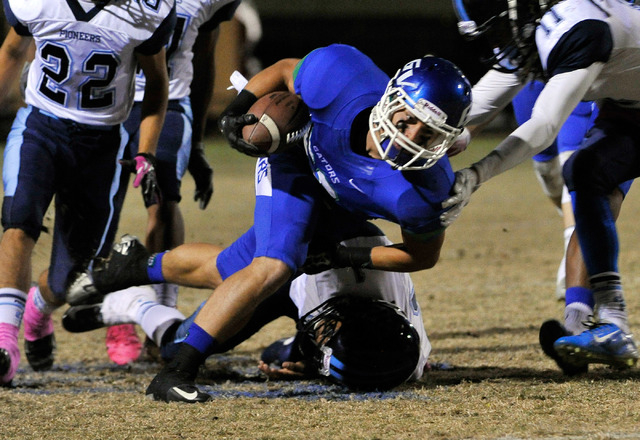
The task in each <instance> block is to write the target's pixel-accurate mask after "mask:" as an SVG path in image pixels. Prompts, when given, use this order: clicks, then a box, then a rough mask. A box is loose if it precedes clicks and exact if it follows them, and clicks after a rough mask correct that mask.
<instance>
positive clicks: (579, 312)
mask: <svg viewBox="0 0 640 440" xmlns="http://www.w3.org/2000/svg"><path fill="white" fill-rule="evenodd" d="M593 303H594V300H593V293H592V292H591V289H587V288H586V287H578V286H574V287H569V288H568V289H567V291H566V298H565V309H564V326H565V327H566V329H567V330H568V331H570V332H571V333H573V334H574V335H577V334H580V333H582V332H583V331H585V330H587V326H585V325H584V324H583V323H584V322H586V321H588V320H589V317H590V316H591V315H593Z"/></svg>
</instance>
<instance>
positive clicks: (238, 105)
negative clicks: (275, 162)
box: [218, 89, 267, 157]
mask: <svg viewBox="0 0 640 440" xmlns="http://www.w3.org/2000/svg"><path fill="white" fill-rule="evenodd" d="M257 100H258V98H256V95H254V94H253V93H251V92H249V91H247V90H244V89H243V90H242V91H241V92H240V93H239V94H238V96H236V98H235V99H234V100H233V101H231V104H229V106H228V107H227V108H226V109H224V111H223V112H222V114H221V115H220V119H219V120H218V127H219V128H220V131H221V132H222V134H223V135H224V137H226V138H227V141H229V144H230V145H231V146H232V147H233V148H235V149H236V150H238V151H239V152H241V153H244V154H246V155H248V156H251V157H263V156H266V155H267V154H266V153H265V152H263V151H260V150H259V149H258V148H257V147H256V146H255V145H253V144H250V143H249V142H246V141H245V140H244V139H243V138H242V128H243V127H244V126H245V125H251V124H255V123H256V122H258V118H257V117H256V116H255V115H251V114H247V112H248V111H249V109H250V108H251V106H252V105H253V104H254V103H255V102H256V101H257Z"/></svg>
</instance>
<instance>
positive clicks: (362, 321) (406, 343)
mask: <svg viewBox="0 0 640 440" xmlns="http://www.w3.org/2000/svg"><path fill="white" fill-rule="evenodd" d="M367 229H370V231H368V235H365V236H360V237H355V238H351V239H348V240H344V241H343V242H342V243H341V244H342V245H344V246H347V247H351V246H356V247H362V246H376V245H390V244H391V242H390V241H389V239H388V238H387V237H385V236H384V235H383V234H382V232H381V231H380V230H379V229H377V228H374V227H372V225H369V228H367ZM132 239H133V238H132ZM136 246H141V244H139V243H136ZM209 248H210V249H211V251H212V252H213V251H214V248H215V246H214V245H209ZM221 250H222V248H221V247H218V252H219V251H221ZM203 256H204V255H203ZM209 257H210V255H207V256H206V258H209ZM296 275H297V276H295V277H294V278H293V279H291V280H289V281H288V282H287V283H285V284H284V285H283V286H282V287H281V288H279V289H278V290H277V291H276V292H275V293H274V294H273V295H271V296H270V297H269V298H267V299H266V300H264V301H263V302H261V303H260V304H259V305H258V306H257V307H256V310H255V312H254V313H253V315H252V316H251V319H250V320H249V322H248V323H247V324H246V325H245V326H244V327H243V328H242V330H241V331H240V332H238V333H237V334H236V335H235V336H234V337H232V338H231V339H229V340H228V341H227V342H225V343H224V344H222V345H221V347H220V348H219V349H218V350H217V351H218V352H223V351H227V350H231V349H232V348H233V347H235V346H237V345H238V344H240V343H241V342H243V341H245V340H246V339H248V338H249V337H251V336H252V335H253V334H255V333H256V332H257V331H259V330H260V329H261V328H262V327H263V326H264V325H266V324H267V323H269V322H271V321H273V320H275V319H277V318H279V317H281V316H287V317H289V318H291V319H293V320H294V321H296V323H297V327H298V330H299V331H298V333H297V335H296V337H295V338H287V339H284V340H280V341H276V342H274V343H273V344H271V345H270V346H268V347H267V348H266V349H265V351H264V353H263V355H262V362H261V363H260V364H259V368H260V369H261V370H262V371H263V372H265V374H267V375H268V376H269V377H271V378H283V377H284V378H289V379H292V378H301V377H309V376H314V377H315V376H318V377H323V376H325V377H329V378H330V379H332V380H334V381H336V382H338V383H340V384H344V385H347V386H350V387H356V388H377V389H383V388H384V389H387V388H391V387H393V386H395V385H398V384H399V383H401V382H403V381H405V380H407V379H412V380H416V379H419V378H420V377H421V376H422V373H423V371H424V368H425V365H426V364H427V359H428V356H429V353H430V351H431V344H430V343H429V339H428V337H427V333H426V332H425V329H424V322H423V320H422V312H421V310H420V307H419V305H418V302H417V300H416V295H415V290H414V285H413V282H412V281H411V277H410V276H409V274H407V273H398V272H387V271H380V270H376V271H367V273H366V276H364V277H362V276H360V274H356V273H355V271H354V269H352V268H342V269H330V270H327V271H323V272H321V273H318V274H313V275H308V274H304V273H298V274H296ZM192 287H193V286H192ZM196 287H197V286H196ZM203 304H204V303H203ZM198 310H199V309H198ZM198 310H196V311H195V312H194V313H193V314H192V315H191V316H190V317H189V318H186V319H185V317H184V316H183V315H182V314H181V313H180V312H179V311H178V310H176V309H175V308H171V307H167V306H163V305H162V304H159V303H158V302H157V301H156V300H155V293H154V291H153V289H152V288H151V287H150V286H135V287H130V288H128V289H125V290H120V291H117V292H113V293H109V294H108V295H106V296H105V297H104V299H103V300H102V303H100V304H93V305H82V306H75V307H71V308H69V310H67V311H66V312H65V314H64V316H63V318H62V324H63V326H64V328H65V329H67V330H69V331H71V332H85V331H89V330H94V329H97V328H101V327H104V326H105V325H113V324H118V323H131V322H135V323H137V324H139V325H140V326H141V327H142V329H143V330H144V331H145V333H146V334H147V336H148V337H149V338H152V339H153V340H154V341H155V342H156V343H157V344H158V346H159V347H161V353H162V357H163V359H165V360H166V361H169V360H170V359H171V358H172V357H173V356H174V355H175V351H176V347H177V344H178V343H180V342H181V341H183V340H184V339H185V337H186V335H187V331H188V329H189V327H190V325H191V323H192V322H193V320H194V319H195V316H197V314H198ZM333 318H335V319H333ZM319 322H323V323H326V324H327V326H326V327H323V326H320V325H318V323H319ZM345 326H346V327H345ZM410 327H413V329H415V334H416V335H417V338H414V337H413V336H412V335H413V334H414V331H413V330H409V329H410ZM316 332H318V336H319V334H322V336H323V337H320V338H317V337H310V335H313V336H316ZM328 348H330V349H331V350H328ZM340 363H342V364H343V366H340ZM327 366H330V367H329V368H327ZM166 397H167V398H168V400H171V399H172V398H173V394H171V393H170V394H168V395H167V396H166ZM203 397H205V398H206V396H203Z"/></svg>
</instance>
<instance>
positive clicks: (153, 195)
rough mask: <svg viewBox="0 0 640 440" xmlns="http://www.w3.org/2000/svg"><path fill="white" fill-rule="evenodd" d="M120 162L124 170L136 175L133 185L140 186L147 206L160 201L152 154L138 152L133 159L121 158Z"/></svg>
mask: <svg viewBox="0 0 640 440" xmlns="http://www.w3.org/2000/svg"><path fill="white" fill-rule="evenodd" d="M120 163H121V164H122V168H123V169H124V170H125V171H129V172H131V173H134V174H135V175H136V177H135V179H134V180H133V187H134V188H137V187H139V186H142V198H143V199H144V205H145V206H146V207H147V208H148V207H149V206H151V205H155V204H158V203H160V202H161V201H162V195H161V193H160V187H159V186H158V177H157V176H156V158H155V157H154V156H153V154H149V153H138V154H136V155H135V157H134V158H133V159H127V160H121V161H120Z"/></svg>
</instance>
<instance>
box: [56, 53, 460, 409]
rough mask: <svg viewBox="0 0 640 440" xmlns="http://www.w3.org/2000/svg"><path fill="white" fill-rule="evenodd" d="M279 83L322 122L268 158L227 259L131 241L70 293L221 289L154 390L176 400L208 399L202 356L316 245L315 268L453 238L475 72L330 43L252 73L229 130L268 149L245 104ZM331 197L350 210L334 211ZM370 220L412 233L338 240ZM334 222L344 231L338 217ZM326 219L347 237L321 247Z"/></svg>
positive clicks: (418, 261) (400, 268) (410, 258)
mask: <svg viewBox="0 0 640 440" xmlns="http://www.w3.org/2000/svg"><path fill="white" fill-rule="evenodd" d="M275 90H289V91H291V92H294V93H297V94H298V95H300V97H301V98H302V100H303V101H304V102H305V103H306V104H307V106H308V108H309V111H310V117H311V123H312V128H311V129H310V131H308V132H307V133H306V136H305V148H304V149H303V148H301V147H299V146H298V147H295V146H294V147H291V148H290V149H289V150H287V151H285V152H283V153H281V154H274V155H271V156H269V157H261V158H260V159H259V160H258V162H257V164H256V180H255V182H256V184H255V186H256V207H255V214H254V226H253V227H252V228H251V229H250V230H249V231H248V232H247V233H246V234H244V235H243V236H242V237H241V238H240V239H239V240H237V241H236V242H235V243H233V244H232V245H231V246H230V247H229V248H227V249H225V250H224V251H223V252H222V253H220V255H218V256H217V257H215V255H213V258H208V259H207V258H202V256H198V261H204V262H206V263H205V264H195V259H196V257H195V255H196V254H197V253H205V254H206V253H207V252H208V251H207V248H206V246H203V245H190V244H187V245H183V246H179V247H177V248H175V249H173V250H171V251H170V252H166V253H160V254H157V255H155V256H153V257H152V258H150V259H149V258H148V255H145V254H144V253H143V254H141V255H139V256H135V255H133V254H135V251H134V250H132V249H130V248H131V246H130V244H127V243H124V244H122V245H121V246H118V247H116V249H115V252H114V253H112V255H111V257H110V259H109V260H107V262H106V266H105V269H106V270H104V271H93V274H92V277H91V276H88V275H85V276H81V277H79V278H78V279H77V280H76V282H75V283H73V285H72V286H71V289H70V291H69V293H68V298H71V299H70V302H72V301H73V302H81V301H82V300H83V297H86V296H90V295H92V294H93V293H92V291H98V293H101V294H106V293H108V292H111V291H116V290H120V289H122V288H124V287H128V286H131V285H143V284H149V283H152V282H163V281H164V280H165V279H171V280H173V281H175V282H178V284H186V285H192V284H194V283H196V284H197V285H201V286H202V285H204V286H209V287H211V288H215V290H214V292H213V294H212V295H211V297H210V298H209V300H208V301H207V302H206V304H205V305H204V307H203V308H202V310H200V312H199V314H198V316H197V317H196V319H195V321H194V323H193V324H192V325H191V327H190V328H189V336H188V337H187V339H186V340H185V342H184V343H183V344H181V348H180V350H179V352H178V354H177V355H176V356H175V358H174V359H173V361H172V362H171V363H170V364H168V365H167V366H166V367H165V368H164V369H163V370H162V371H161V372H160V373H159V375H158V376H157V377H156V379H155V380H154V381H153V383H152V385H151V386H150V388H149V390H148V393H149V394H153V396H154V397H155V398H156V399H159V400H166V396H167V395H168V393H170V392H171V393H172V394H175V393H178V394H179V395H188V396H192V395H194V394H193V393H196V395H197V388H196V387H195V386H194V379H195V375H196V373H197V371H198V366H199V365H200V364H201V363H202V362H203V361H204V359H205V358H206V356H207V355H208V354H210V353H212V352H213V351H215V350H216V349H217V347H219V346H220V344H223V343H224V342H225V341H227V340H228V339H229V338H231V337H232V336H233V335H235V334H236V333H237V332H238V331H239V330H240V329H241V328H242V327H243V325H244V324H245V323H246V322H247V320H248V319H249V318H250V317H251V315H252V314H253V311H254V310H255V307H256V305H257V304H258V303H260V302H261V301H263V300H264V299H265V298H267V297H269V296H270V295H271V294H272V293H273V292H275V291H276V290H277V289H278V288H280V287H281V286H282V285H283V284H284V283H285V282H286V281H287V280H288V279H290V278H291V276H292V275H293V274H294V273H295V272H296V271H297V270H298V269H299V268H301V266H302V265H303V263H304V262H305V261H306V260H307V257H308V254H311V256H312V258H311V260H312V261H313V262H314V264H307V265H306V269H307V270H309V269H310V268H311V266H313V270H314V271H321V270H323V269H328V268H331V267H353V268H356V269H358V270H365V271H366V270H367V269H379V270H389V271H395V272H411V271H416V270H422V269H428V268H430V267H433V265H435V264H436V261H437V260H438V257H439V253H440V248H441V246H442V243H443V241H444V227H442V226H441V224H440V218H439V217H440V215H441V214H442V212H443V210H442V208H441V204H442V202H443V201H444V200H445V199H446V198H447V197H449V194H450V190H451V186H452V184H453V177H454V176H453V171H452V169H451V165H450V164H449V161H448V158H447V157H446V153H447V149H448V148H449V147H450V146H451V145H452V144H453V142H454V141H455V140H456V138H457V136H459V135H460V133H461V132H462V130H463V125H464V123H465V119H466V114H467V112H468V110H469V107H470V105H471V86H470V84H469V81H468V80H467V78H466V77H465V76H464V75H463V74H462V72H461V71H460V70H459V69H458V68H457V67H456V66H454V65H453V64H452V63H451V62H449V61H446V60H444V59H441V58H437V57H431V56H426V57H423V58H418V59H415V60H413V61H411V62H409V63H407V64H406V65H405V66H404V67H403V68H401V69H400V70H399V71H398V72H397V73H396V75H395V76H394V77H393V78H391V80H390V79H389V77H388V76H387V75H386V74H385V73H384V72H382V71H381V70H380V69H379V68H378V67H377V66H376V65H375V64H374V63H373V61H372V60H371V59H370V58H368V57H366V56H365V55H364V54H362V53H361V52H360V51H358V50H357V49H355V48H353V47H350V46H345V45H331V46H328V47H324V48H320V49H317V50H315V51H313V52H311V53H310V54H309V55H307V56H306V57H305V58H304V59H302V60H299V59H284V60H281V61H279V62H277V63H275V64H274V65H272V66H270V67H268V68H266V69H265V70H263V71H262V72H260V73H258V74H257V75H255V76H254V77H252V78H251V79H250V80H249V82H248V84H247V85H246V87H245V88H244V89H243V90H242V92H240V94H239V95H238V97H237V98H236V99H235V100H234V102H232V103H231V104H230V106H229V107H228V108H227V110H226V111H225V112H224V116H223V117H222V118H221V127H222V130H223V132H224V133H225V135H226V136H227V138H228V139H229V141H230V143H231V144H232V146H233V147H235V148H236V149H239V150H241V151H243V152H245V153H247V154H250V155H255V156H262V155H264V154H263V153H260V152H259V150H257V148H256V147H255V146H253V145H251V144H248V143H247V142H245V141H243V140H242V138H241V134H240V132H241V130H242V127H243V126H244V125H246V124H251V123H254V122H255V121H256V118H255V116H253V115H248V114H246V112H247V110H248V109H249V108H250V107H251V105H252V104H253V103H254V102H255V101H256V100H257V98H259V97H261V96H264V95H266V94H267V93H269V92H272V91H275ZM305 150H306V154H305ZM310 163H311V166H312V169H311V170H310V169H309V164H310ZM323 188H324V189H323ZM327 204H329V205H334V206H335V209H340V210H342V211H344V214H343V215H337V214H335V213H329V214H327V210H326V208H325V207H326V206H327ZM345 216H346V217H345ZM370 218H381V219H386V220H389V221H392V222H394V223H397V224H398V225H399V226H400V228H401V231H402V237H403V243H399V244H393V245H388V246H374V247H368V246H363V247H349V248H345V247H343V246H342V247H341V246H338V247H336V245H335V244H336V243H339V242H340V241H341V240H342V239H343V238H344V237H343V236H340V234H342V233H343V232H342V231H343V230H344V228H345V227H346V226H345V225H352V227H354V228H357V227H358V225H359V224H361V223H362V222H364V221H366V220H367V219H370ZM330 222H336V224H338V225H340V227H335V228H331V227H326V225H327V224H330ZM319 225H323V227H324V228H325V229H327V230H329V231H334V232H333V233H334V234H335V235H338V236H337V237H333V238H332V239H327V240H323V241H320V244H323V245H324V246H321V247H320V248H315V247H313V248H310V247H309V241H310V240H311V237H312V236H313V235H314V233H315V230H316V229H317V227H318V226H319ZM132 255H133V256H132ZM132 259H133V260H135V261H131V260H132ZM223 280H224V281H223ZM92 283H93V287H94V289H91V288H90V285H91V284H92ZM87 284H89V286H88V285H87ZM185 401H189V399H186V398H185Z"/></svg>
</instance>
